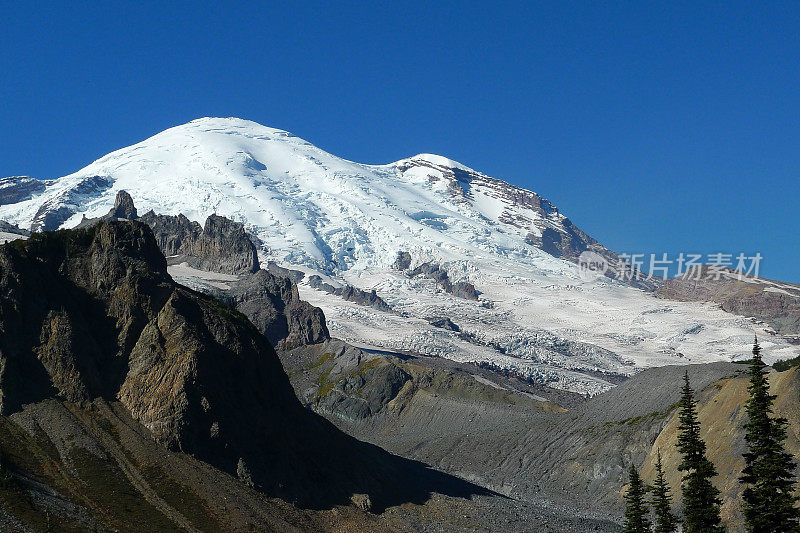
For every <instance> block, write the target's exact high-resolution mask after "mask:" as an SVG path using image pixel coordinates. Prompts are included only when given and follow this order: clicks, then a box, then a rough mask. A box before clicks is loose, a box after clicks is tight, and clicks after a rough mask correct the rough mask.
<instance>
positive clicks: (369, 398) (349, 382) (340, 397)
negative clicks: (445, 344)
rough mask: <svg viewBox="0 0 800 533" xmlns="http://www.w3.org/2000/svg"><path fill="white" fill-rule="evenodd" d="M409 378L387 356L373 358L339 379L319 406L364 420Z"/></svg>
mask: <svg viewBox="0 0 800 533" xmlns="http://www.w3.org/2000/svg"><path fill="white" fill-rule="evenodd" d="M410 379H411V376H409V375H408V374H407V373H406V372H404V371H403V370H402V369H400V368H399V367H397V366H396V365H394V364H391V363H387V362H386V359H373V360H371V361H369V362H367V363H365V364H361V365H360V366H359V367H358V368H357V369H356V372H354V373H351V374H350V375H348V376H346V377H344V378H343V379H341V380H340V381H339V382H338V383H336V385H335V386H334V387H333V388H332V389H331V390H330V392H328V393H327V394H326V395H325V396H323V397H322V398H321V399H320V400H319V402H318V403H317V405H316V409H317V410H318V411H319V412H321V413H325V414H328V415H332V416H335V417H338V418H343V419H346V420H361V419H364V418H367V417H369V416H372V415H374V414H377V413H379V412H380V411H381V410H382V409H383V408H384V407H385V406H386V404H388V403H389V402H390V401H391V400H392V399H394V398H395V397H396V396H397V394H398V393H399V392H400V389H402V388H403V385H405V384H406V382H407V381H409V380H410Z"/></svg>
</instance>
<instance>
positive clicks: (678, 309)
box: [0, 118, 798, 394]
mask: <svg viewBox="0 0 800 533" xmlns="http://www.w3.org/2000/svg"><path fill="white" fill-rule="evenodd" d="M42 183H43V184H44V187H42V186H41V184H42ZM122 189H124V190H127V191H128V192H129V193H130V194H131V196H132V197H133V198H134V201H135V202H136V205H137V207H138V209H139V213H144V212H145V211H147V210H149V209H153V210H154V211H155V212H157V213H163V214H178V213H183V214H185V215H186V216H188V217H189V218H191V219H194V220H197V221H200V222H202V221H203V220H205V218H206V217H207V216H208V215H210V214H212V213H217V214H221V215H225V216H228V217H230V218H232V219H234V220H237V221H240V222H243V223H244V224H245V225H246V227H247V228H248V230H249V231H250V232H251V233H252V234H253V235H254V236H256V237H257V238H258V239H260V241H261V242H260V244H259V246H260V253H261V256H262V261H264V262H266V261H268V260H272V261H275V262H277V263H279V264H281V265H284V266H288V267H291V268H296V269H301V270H304V271H305V272H306V273H308V274H309V275H310V274H319V275H321V276H322V277H323V280H324V281H327V282H329V283H331V284H333V285H337V284H342V283H349V284H351V285H354V286H356V287H358V288H361V289H365V290H368V289H373V288H374V289H376V290H377V293H378V295H379V296H381V297H382V298H383V299H384V300H385V301H386V302H388V303H389V304H390V305H391V306H392V308H393V311H394V312H392V313H387V312H382V311H376V310H374V309H372V308H369V307H364V306H360V305H357V304H355V303H351V302H347V301H344V300H343V299H341V298H340V297H338V296H335V295H332V294H329V293H327V292H323V291H320V290H316V289H312V288H311V286H310V285H309V284H308V276H306V278H305V280H304V281H303V282H301V284H300V289H301V295H302V296H303V297H304V298H306V299H308V300H309V301H311V302H312V303H314V304H315V305H319V306H320V307H322V308H323V309H324V311H325V314H326V317H327V318H328V324H329V327H330V329H331V333H332V334H334V335H336V336H339V337H341V338H344V339H345V340H348V341H350V342H353V343H355V344H359V345H364V346H372V347H376V348H386V349H393V350H403V351H408V352H412V353H425V354H433V355H440V356H444V357H449V358H452V359H456V360H460V361H476V362H487V363H491V364H493V365H496V366H498V367H500V368H504V369H512V370H515V371H517V372H520V373H522V374H524V375H527V376H529V377H531V379H534V380H537V381H541V382H543V383H546V384H548V385H551V386H555V387H558V388H563V389H568V390H574V391H578V392H582V393H588V394H593V393H596V392H599V391H602V390H604V389H607V388H608V387H610V386H611V383H613V379H614V377H615V375H628V374H631V373H633V372H635V371H636V370H637V369H639V368H643V367H647V366H653V365H665V364H678V363H687V362H704V361H714V360H730V359H734V358H743V357H746V356H747V353H748V345H749V343H750V342H751V341H752V338H753V333H754V332H757V333H758V334H759V335H760V336H761V338H762V339H763V342H762V346H763V347H764V349H765V353H766V354H767V359H768V360H773V359H776V358H786V357H792V356H795V355H797V354H798V350H797V348H796V347H792V346H791V345H789V344H787V343H786V342H784V341H783V340H782V339H780V338H778V337H776V336H774V335H770V334H769V333H768V332H766V331H765V330H764V328H762V327H761V326H759V325H758V324H755V323H753V322H752V321H750V320H748V319H745V318H741V317H736V316H734V315H730V314H727V313H725V312H723V311H721V310H720V309H718V308H716V307H714V306H711V305H708V304H697V303H681V302H666V301H664V300H659V299H656V298H655V297H653V296H652V295H651V294H649V293H647V292H644V291H642V290H639V289H636V288H633V287H629V286H625V285H623V284H621V283H619V282H616V281H612V280H610V279H607V278H603V279H601V280H597V281H592V282H585V281H582V280H581V279H580V277H579V276H578V272H577V267H576V266H575V265H574V264H573V263H572V262H569V261H567V260H565V259H563V258H568V259H569V258H574V255H575V254H576V253H577V252H578V251H580V250H582V249H585V248H587V247H589V248H591V249H598V250H605V249H604V248H602V247H601V246H600V245H599V244H597V243H596V242H595V241H594V240H592V239H591V238H590V237H588V236H587V235H586V234H584V233H583V232H582V231H580V230H579V229H578V228H576V227H574V226H573V225H572V224H571V223H570V222H569V220H568V219H566V218H565V217H564V216H563V215H562V214H561V213H560V212H559V211H558V210H557V209H556V208H555V207H554V206H552V205H551V204H550V203H549V202H548V201H547V200H544V199H542V198H540V197H539V196H538V195H536V194H535V193H532V192H530V191H526V190H524V189H520V188H517V187H514V186H512V185H509V184H508V183H505V182H503V181H500V180H495V179H492V178H489V177H487V176H484V175H483V174H480V173H478V172H476V171H474V170H472V169H470V168H468V167H465V166H463V165H461V164H459V163H456V162H454V161H451V160H449V159H446V158H444V157H441V156H435V155H431V154H420V155H418V156H415V157H412V158H409V159H403V160H400V161H397V162H395V163H391V164H388V165H380V166H375V165H364V164H359V163H353V162H350V161H346V160H343V159H340V158H338V157H335V156H333V155H331V154H328V153H326V152H324V151H323V150H320V149H319V148H317V147H315V146H313V145H311V144H310V143H308V142H306V141H304V140H302V139H300V138H298V137H295V136H293V135H292V134H290V133H287V132H285V131H281V130H277V129H273V128H268V127H265V126H261V125H259V124H256V123H254V122H249V121H245V120H240V119H234V118H228V119H221V118H204V119H199V120H195V121H192V122H190V123H188V124H185V125H182V126H178V127H175V128H171V129H169V130H166V131H164V132H162V133H159V134H158V135H156V136H154V137H151V138H150V139H147V140H145V141H143V142H141V143H139V144H136V145H133V146H130V147H128V148H124V149H122V150H118V151H116V152H113V153H111V154H109V155H107V156H105V157H103V158H101V159H99V160H97V161H95V162H94V163H92V164H91V165H89V166H87V167H86V168H84V169H82V170H80V171H78V172H76V173H74V174H70V175H68V176H65V177H63V178H59V179H56V180H50V181H45V182H41V181H36V180H30V179H27V178H6V179H4V180H0V219H3V220H7V221H9V222H11V223H17V224H19V225H20V226H21V227H24V228H31V229H33V230H42V229H55V228H58V227H72V226H74V225H76V224H78V223H79V222H80V220H81V218H82V217H83V216H87V217H95V216H99V215H102V214H105V213H106V212H108V210H109V209H110V207H111V206H112V205H113V203H114V198H115V195H116V193H117V191H119V190H122ZM543 249H544V250H547V251H548V252H550V253H546V252H545V251H543ZM400 251H404V252H409V253H410V256H411V267H412V268H414V267H416V266H418V265H420V264H422V263H425V262H429V261H432V262H435V263H438V264H439V265H440V266H441V267H442V268H443V269H445V270H446V271H447V272H448V274H449V278H450V280H451V281H452V282H454V283H455V282H457V281H460V280H468V281H470V282H471V283H473V284H474V285H475V287H476V288H477V289H478V291H480V293H481V294H480V297H479V299H478V300H468V299H464V298H460V297H456V296H453V295H451V294H448V293H446V292H444V291H443V290H442V288H441V286H440V285H437V284H436V282H435V281H433V280H432V279H428V278H425V277H423V276H416V277H413V278H412V277H409V275H408V273H407V271H406V272H401V271H399V270H395V269H393V267H392V265H393V263H394V262H395V259H396V257H397V253H398V252H400ZM554 255H557V256H560V257H562V258H556V257H554ZM442 317H448V318H450V319H451V320H452V321H453V322H454V323H455V324H456V325H457V326H458V327H459V328H460V330H461V331H460V332H457V331H450V330H448V329H443V328H441V327H434V326H432V325H431V324H430V323H429V322H430V321H432V320H433V319H436V318H442Z"/></svg>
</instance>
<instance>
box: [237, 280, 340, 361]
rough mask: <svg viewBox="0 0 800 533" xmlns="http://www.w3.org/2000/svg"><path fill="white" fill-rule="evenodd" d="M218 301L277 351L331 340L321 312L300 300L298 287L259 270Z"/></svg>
mask: <svg viewBox="0 0 800 533" xmlns="http://www.w3.org/2000/svg"><path fill="white" fill-rule="evenodd" d="M221 297H222V298H223V299H224V300H225V301H226V302H228V303H230V305H232V306H234V307H236V309H237V310H239V311H240V312H241V313H243V314H244V315H245V316H247V318H249V319H250V321H251V322H252V323H253V325H255V326H256V328H258V330H259V331H261V333H263V334H264V335H266V337H267V338H268V339H269V340H270V342H272V343H273V345H275V347H276V348H278V349H280V350H284V349H291V348H294V347H296V346H299V345H305V344H318V343H320V342H324V341H326V340H327V339H329V338H330V335H329V334H328V328H327V326H326V325H325V315H324V314H323V313H322V310H321V309H320V308H319V307H314V306H313V305H311V304H309V303H307V302H304V301H303V300H301V299H300V295H299V294H298V292H297V285H295V284H294V283H293V282H292V281H291V279H289V278H288V277H281V276H276V275H275V274H272V273H271V272H268V271H266V270H259V271H258V272H256V273H255V274H253V275H251V276H247V277H245V278H244V279H242V280H240V281H239V282H238V283H236V284H235V285H234V286H233V287H232V288H231V289H230V290H228V291H224V292H222V293H221Z"/></svg>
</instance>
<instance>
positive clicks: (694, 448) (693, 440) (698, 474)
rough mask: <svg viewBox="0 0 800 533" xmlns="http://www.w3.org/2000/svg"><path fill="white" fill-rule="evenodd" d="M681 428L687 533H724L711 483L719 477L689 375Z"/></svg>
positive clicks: (686, 380)
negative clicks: (709, 454)
mask: <svg viewBox="0 0 800 533" xmlns="http://www.w3.org/2000/svg"><path fill="white" fill-rule="evenodd" d="M683 379H684V385H683V391H682V394H681V401H680V404H679V405H680V418H679V421H680V424H679V426H678V431H679V432H680V433H679V434H678V446H677V447H678V451H679V452H680V453H681V456H682V460H681V463H680V464H679V465H678V470H680V471H681V472H685V474H684V475H683V482H682V484H681V489H682V491H683V518H684V519H683V523H684V531H685V532H686V533H713V532H722V531H725V529H724V527H723V526H722V519H721V518H720V512H719V511H720V504H721V501H720V498H719V490H717V489H716V487H714V485H713V484H712V483H711V478H713V477H714V476H716V475H717V471H716V469H715V468H714V465H713V464H712V463H711V461H709V460H708V458H707V457H706V443H705V442H703V439H702V438H701V437H700V421H699V420H698V419H697V407H696V404H695V401H694V391H693V390H692V387H691V385H690V383H689V373H688V372H686V373H685V375H684V378H683Z"/></svg>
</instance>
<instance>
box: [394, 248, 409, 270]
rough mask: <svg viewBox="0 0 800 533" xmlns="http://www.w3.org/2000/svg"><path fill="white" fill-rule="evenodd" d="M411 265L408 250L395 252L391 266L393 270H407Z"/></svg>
mask: <svg viewBox="0 0 800 533" xmlns="http://www.w3.org/2000/svg"><path fill="white" fill-rule="evenodd" d="M410 267H411V254H410V253H408V252H403V251H400V252H397V258H396V259H395V260H394V264H393V265H392V268H394V269H395V270H408V269H409V268H410Z"/></svg>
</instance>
